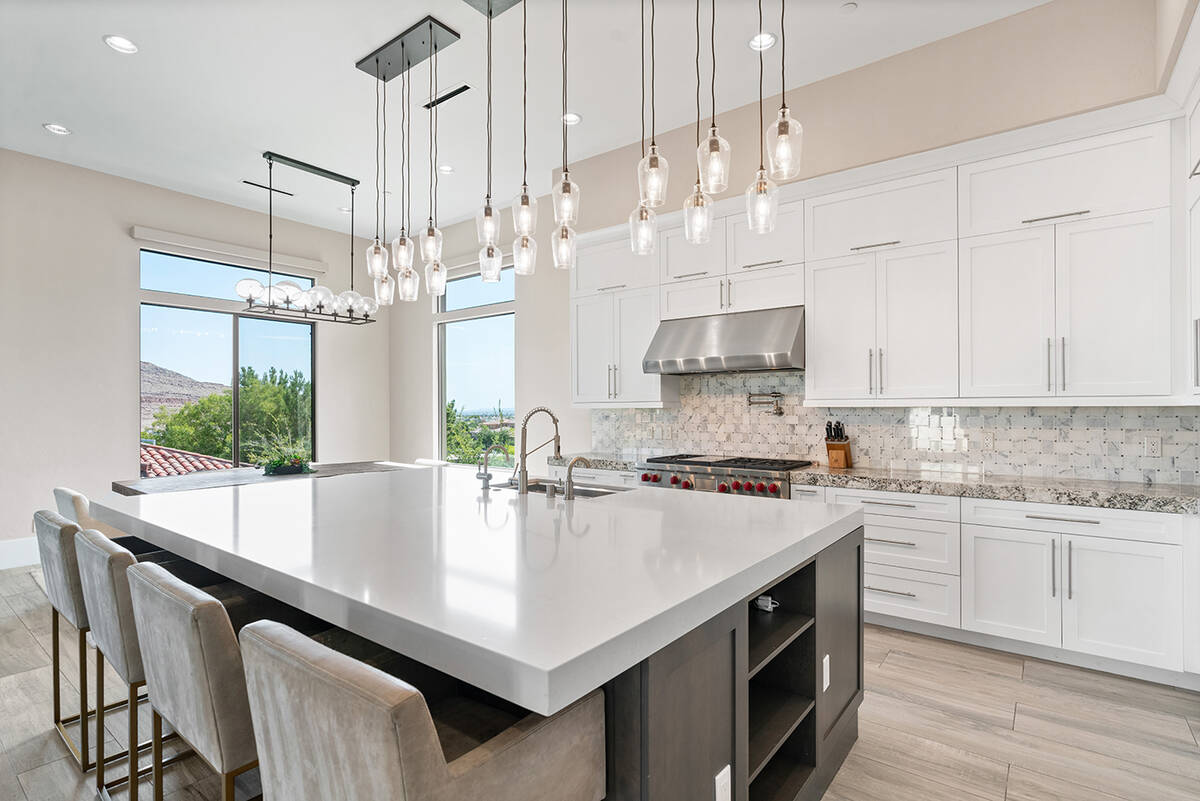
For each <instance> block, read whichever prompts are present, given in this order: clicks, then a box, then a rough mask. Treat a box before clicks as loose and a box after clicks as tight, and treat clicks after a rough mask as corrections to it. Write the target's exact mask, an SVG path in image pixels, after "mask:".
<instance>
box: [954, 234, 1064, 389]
mask: <svg viewBox="0 0 1200 801" xmlns="http://www.w3.org/2000/svg"><path fill="white" fill-rule="evenodd" d="M958 282H959V286H958V291H959V313H958V320H959V376H960V378H959V381H960V391H961V394H962V396H963V397H967V398H971V397H975V398H981V397H982V398H986V397H996V398H1001V397H1031V396H1045V395H1053V394H1054V365H1055V351H1054V227H1053V226H1041V227H1037V228H1030V229H1028V230H1020V231H1009V232H1007V233H1002V234H987V235H984V236H976V237H971V238H969V239H962V240H960V241H959V257H958Z"/></svg>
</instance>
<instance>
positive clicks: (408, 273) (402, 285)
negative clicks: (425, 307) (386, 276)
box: [396, 267, 421, 303]
mask: <svg viewBox="0 0 1200 801" xmlns="http://www.w3.org/2000/svg"><path fill="white" fill-rule="evenodd" d="M396 288H397V293H396V294H398V295H399V296H400V300H401V301H403V302H405V303H412V302H413V301H414V300H416V299H417V295H418V294H420V291H421V276H419V275H417V271H416V270H414V269H413V268H412V267H409V268H407V269H404V270H401V271H400V274H399V275H397V276H396Z"/></svg>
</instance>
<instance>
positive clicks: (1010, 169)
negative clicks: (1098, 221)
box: [958, 122, 1171, 237]
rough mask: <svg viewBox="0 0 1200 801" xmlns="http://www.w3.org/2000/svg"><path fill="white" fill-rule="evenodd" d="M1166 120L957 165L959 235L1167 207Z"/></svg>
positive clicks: (1168, 159)
mask: <svg viewBox="0 0 1200 801" xmlns="http://www.w3.org/2000/svg"><path fill="white" fill-rule="evenodd" d="M1169 126H1170V124H1169V123H1167V122H1161V123H1154V124H1153V125H1144V126H1141V127H1138V128H1131V129H1129V130H1126V131H1118V132H1117V133H1111V134H1104V135H1102V136H1093V137H1090V138H1088V139H1082V140H1079V141H1075V142H1068V143H1066V144H1061V145H1053V146H1050V147H1043V148H1038V149H1036V150H1028V151H1025V152H1023V153H1016V154H1013V155H1011V156H1002V157H1000V158H994V159H988V160H986V161H978V162H975V163H974V164H966V165H963V166H961V167H959V168H958V176H959V190H958V204H959V205H958V209H959V213H958V219H959V226H960V235H961V236H964V237H967V236H975V235H978V234H989V233H995V232H998V231H1011V230H1013V229H1017V228H1022V227H1024V226H1027V225H1039V224H1045V223H1047V222H1058V221H1061V220H1069V219H1072V218H1075V217H1083V216H1087V217H1101V216H1105V215H1110V214H1120V213H1123V212H1127V211H1141V210H1145V209H1156V208H1161V207H1163V206H1167V205H1168V204H1169V203H1170V201H1171V198H1170V190H1171V181H1170V169H1171V135H1170V127H1169Z"/></svg>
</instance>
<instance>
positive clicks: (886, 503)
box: [863, 501, 917, 509]
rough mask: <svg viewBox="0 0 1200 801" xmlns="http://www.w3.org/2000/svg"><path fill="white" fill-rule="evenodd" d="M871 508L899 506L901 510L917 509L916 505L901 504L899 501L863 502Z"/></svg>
mask: <svg viewBox="0 0 1200 801" xmlns="http://www.w3.org/2000/svg"><path fill="white" fill-rule="evenodd" d="M863 503H866V504H870V505H871V506H899V507H900V508H901V509H916V508H917V505H916V504H915V503H900V502H899V501H863Z"/></svg>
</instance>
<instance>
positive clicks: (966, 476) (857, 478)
mask: <svg viewBox="0 0 1200 801" xmlns="http://www.w3.org/2000/svg"><path fill="white" fill-rule="evenodd" d="M653 455H656V454H653V453H649V452H644V451H624V452H618V453H581V454H567V455H565V456H564V457H563V458H562V459H551V460H549V464H551V465H565V464H566V463H567V462H568V461H570V459H571V458H572V457H574V456H586V457H587V458H588V459H589V460H590V461H591V462H592V466H593V467H594V468H595V469H597V470H634V469H636V467H637V464H638V462H640V461H643V460H644V459H645V458H646V457H647V456H653ZM791 481H792V483H793V484H797V485H805V486H815V487H840V488H844V489H863V490H879V491H883V492H911V493H914V494H921V495H949V496H957V497H962V498H988V499H992V500H1004V501H1029V502H1033V503H1056V504H1062V505H1065V506H1092V507H1098V508H1102V509H1129V510H1134V511H1142V512H1167V513H1173V514H1192V515H1194V514H1200V487H1198V486H1196V485H1193V484H1140V483H1137V482H1132V481H1128V482H1122V481H1095V480H1090V479H1081V478H1040V477H1036V476H1002V475H991V474H986V473H981V472H978V471H968V470H949V469H947V470H937V469H929V470H891V469H887V468H874V467H855V468H851V469H849V470H836V469H833V468H829V467H826V466H824V465H814V466H812V467H808V468H805V469H803V470H796V471H794V472H792V474H791Z"/></svg>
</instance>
